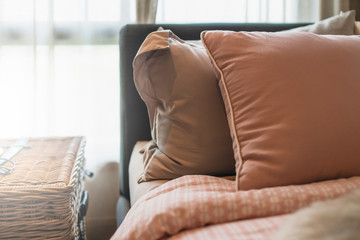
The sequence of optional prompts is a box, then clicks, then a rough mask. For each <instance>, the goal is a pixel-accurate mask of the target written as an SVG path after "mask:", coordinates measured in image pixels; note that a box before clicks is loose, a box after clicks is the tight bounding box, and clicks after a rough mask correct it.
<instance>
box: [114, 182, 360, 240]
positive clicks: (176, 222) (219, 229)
mask: <svg viewBox="0 0 360 240" xmlns="http://www.w3.org/2000/svg"><path fill="white" fill-rule="evenodd" d="M359 187H360V177H352V178H348V179H337V180H329V181H323V182H317V183H311V184H306V185H296V186H283V187H274V188H265V189H259V190H249V191H235V182H233V181H230V180H226V179H222V178H216V177H211V176H203V175H191V176H184V177H180V178H178V179H175V180H172V181H169V182H167V183H166V184H164V185H162V186H160V187H158V188H156V189H155V190H153V191H151V192H149V193H148V194H146V195H144V196H143V197H142V198H140V199H139V200H138V201H137V202H136V203H135V205H134V206H133V207H132V208H131V209H130V211H129V213H128V215H127V216H126V218H125V220H124V221H123V223H122V224H121V226H120V227H119V228H118V229H117V231H116V232H115V234H114V235H113V236H112V238H111V239H112V240H116V239H166V238H168V239H247V240H253V239H254V240H255V239H265V240H266V239H272V236H273V234H274V233H275V232H276V230H277V229H278V228H279V226H281V225H282V222H283V221H286V218H287V214H289V213H292V212H294V211H296V210H297V209H299V208H302V207H305V206H307V205H309V204H310V203H312V202H314V201H320V200H325V199H332V198H336V197H339V196H341V195H343V194H345V193H347V192H350V191H351V190H354V189H356V188H359Z"/></svg>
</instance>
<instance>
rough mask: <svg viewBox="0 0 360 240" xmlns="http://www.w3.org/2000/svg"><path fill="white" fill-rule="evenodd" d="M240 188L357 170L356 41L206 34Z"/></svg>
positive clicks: (359, 49)
mask: <svg viewBox="0 0 360 240" xmlns="http://www.w3.org/2000/svg"><path fill="white" fill-rule="evenodd" d="M202 41H203V44H204V45H205V47H206V48H207V51H208V54H209V55H210V58H211V59H212V61H213V63H214V65H215V67H216V68H217V70H218V71H219V74H220V76H221V80H220V83H219V85H220V89H221V93H222V96H223V100H224V103H225V107H226V112H227V117H228V122H229V126H230V130H231V136H232V139H233V149H234V155H235V160H236V171H237V188H238V189H239V190H248V189H258V188H264V187H272V186H281V185H290V184H303V183H309V182H314V181H321V180H326V179H335V178H342V177H350V176H355V175H360V38H359V36H332V35H328V36H321V35H315V34H312V33H292V32H283V33H262V32H253V33H248V32H227V31H209V32H203V33H202Z"/></svg>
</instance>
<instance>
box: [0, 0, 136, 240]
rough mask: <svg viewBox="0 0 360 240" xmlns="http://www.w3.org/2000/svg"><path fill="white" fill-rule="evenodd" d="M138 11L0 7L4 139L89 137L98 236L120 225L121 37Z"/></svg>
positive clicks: (117, 5)
mask: <svg viewBox="0 0 360 240" xmlns="http://www.w3.org/2000/svg"><path fill="white" fill-rule="evenodd" d="M134 6H135V4H134V3H132V2H131V1H130V0H121V1H120V0H102V1H98V0H0V138H19V137H24V136H32V137H37V136H64V135H66V136H73V135H82V136H85V137H86V139H87V146H86V158H87V169H89V170H91V171H93V172H94V173H95V177H94V179H91V180H89V181H87V184H86V185H87V186H86V187H87V189H88V190H89V191H90V196H91V197H90V206H91V207H90V208H89V212H88V218H87V221H88V232H89V234H92V235H93V234H94V232H99V233H100V234H101V227H104V223H107V226H109V225H111V224H109V222H111V223H112V222H113V223H114V224H113V225H115V204H116V201H117V193H118V191H119V188H118V172H117V163H118V160H119V144H120V143H119V138H120V137H119V136H120V127H119V126H120V123H119V112H120V110H119V61H118V59H119V49H118V32H119V29H120V28H121V26H122V25H123V24H126V23H129V22H134V18H135V11H134V9H135V7H134ZM104 169H105V170H104ZM103 186H106V187H103ZM104 196H107V197H106V201H107V202H106V203H105V204H104ZM91 232H92V233H91ZM90 239H91V238H90Z"/></svg>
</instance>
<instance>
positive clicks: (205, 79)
mask: <svg viewBox="0 0 360 240" xmlns="http://www.w3.org/2000/svg"><path fill="white" fill-rule="evenodd" d="M134 81H135V85H136V88H137V90H138V92H139V94H140V96H141V97H142V99H143V100H144V102H145V103H146V105H147V108H148V113H149V119H150V125H151V129H152V133H151V135H152V139H153V144H150V145H149V146H148V148H147V149H146V150H145V154H144V165H145V169H144V173H143V174H142V175H141V177H140V178H139V182H142V181H148V180H153V179H173V178H176V177H179V176H182V175H187V174H208V175H216V176H226V175H235V167H234V166H235V160H234V155H233V151H232V142H231V137H230V134H229V132H230V130H229V127H228V125H227V120H226V114H225V108H224V105H223V102H222V99H221V94H220V91H219V89H218V86H217V79H216V77H215V74H214V70H213V68H212V65H211V62H210V60H209V58H208V56H207V53H206V51H205V49H204V48H203V46H202V45H201V42H198V43H193V42H190V43H188V42H184V41H183V40H181V39H179V38H178V37H177V36H175V35H174V34H173V33H172V32H171V31H158V32H153V33H151V34H150V35H149V36H148V37H147V38H146V40H145V41H144V43H143V44H142V46H141V48H140V49H139V53H138V54H137V56H136V57H135V60H134Z"/></svg>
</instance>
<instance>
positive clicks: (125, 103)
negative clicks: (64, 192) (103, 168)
mask: <svg viewBox="0 0 360 240" xmlns="http://www.w3.org/2000/svg"><path fill="white" fill-rule="evenodd" d="M305 25H307V24H305V23H302V24H298V23H296V24H259V23H257V24H251V23H242V24H237V23H223V24H221V23H219V24H161V25H153V24H130V25H126V26H124V27H123V28H122V29H121V31H120V39H119V47H120V115H121V116H120V124H121V139H120V194H121V196H123V197H125V198H126V199H129V198H130V194H129V179H128V177H129V173H128V168H129V161H130V156H131V152H132V149H133V147H134V145H135V143H136V141H140V140H150V139H151V136H150V124H149V119H148V114H147V110H146V106H145V104H144V102H143V101H142V100H141V98H140V96H139V94H138V93H137V91H136V88H135V85H134V81H133V68H132V62H133V59H134V57H135V55H136V53H137V51H138V49H139V47H140V45H141V43H142V42H143V41H144V39H145V38H146V36H147V35H148V34H149V33H150V32H153V31H156V30H157V29H158V28H159V27H160V26H161V27H163V28H164V29H170V30H171V31H172V32H174V33H175V34H176V35H177V36H179V37H180V38H181V39H184V40H197V39H200V33H201V32H202V31H204V30H233V31H269V32H274V31H281V30H286V29H291V28H295V27H300V26H305Z"/></svg>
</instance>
